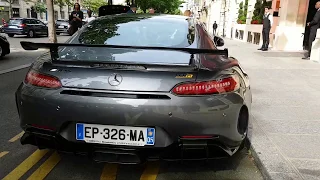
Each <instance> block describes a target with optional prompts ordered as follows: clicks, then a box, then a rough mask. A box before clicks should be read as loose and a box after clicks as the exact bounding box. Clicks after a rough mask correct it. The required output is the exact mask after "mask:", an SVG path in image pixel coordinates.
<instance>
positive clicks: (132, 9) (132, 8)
mask: <svg viewBox="0 0 320 180" xmlns="http://www.w3.org/2000/svg"><path fill="white" fill-rule="evenodd" d="M136 12H137V6H136V5H135V4H131V6H130V9H129V11H128V12H127V13H128V14H132V13H136Z"/></svg>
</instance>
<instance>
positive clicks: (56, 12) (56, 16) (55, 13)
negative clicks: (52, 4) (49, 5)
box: [54, 11, 59, 20]
mask: <svg viewBox="0 0 320 180" xmlns="http://www.w3.org/2000/svg"><path fill="white" fill-rule="evenodd" d="M58 18H59V14H58V11H54V19H55V20H57V19H58Z"/></svg>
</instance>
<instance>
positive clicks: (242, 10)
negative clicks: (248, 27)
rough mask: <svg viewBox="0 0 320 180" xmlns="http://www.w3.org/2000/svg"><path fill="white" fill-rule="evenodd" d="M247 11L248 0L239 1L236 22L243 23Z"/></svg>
mask: <svg viewBox="0 0 320 180" xmlns="http://www.w3.org/2000/svg"><path fill="white" fill-rule="evenodd" d="M247 13H248V0H245V3H244V4H243V2H241V3H240V4H239V11H238V21H237V22H238V23H239V24H245V23H246V20H247Z"/></svg>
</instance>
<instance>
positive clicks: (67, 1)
mask: <svg viewBox="0 0 320 180" xmlns="http://www.w3.org/2000/svg"><path fill="white" fill-rule="evenodd" d="M64 2H65V3H66V5H67V8H68V14H69V7H72V6H73V1H72V0H64Z"/></svg>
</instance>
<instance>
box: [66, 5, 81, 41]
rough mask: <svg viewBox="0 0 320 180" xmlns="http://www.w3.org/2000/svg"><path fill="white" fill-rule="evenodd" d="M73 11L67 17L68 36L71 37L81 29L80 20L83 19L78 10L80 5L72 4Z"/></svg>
mask: <svg viewBox="0 0 320 180" xmlns="http://www.w3.org/2000/svg"><path fill="white" fill-rule="evenodd" d="M73 8H74V10H73V11H72V12H71V14H70V16H69V21H70V34H71V35H73V34H74V33H75V32H77V31H78V29H80V28H81V27H82V19H83V12H82V11H81V10H80V4H79V3H75V4H74V7H73Z"/></svg>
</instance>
